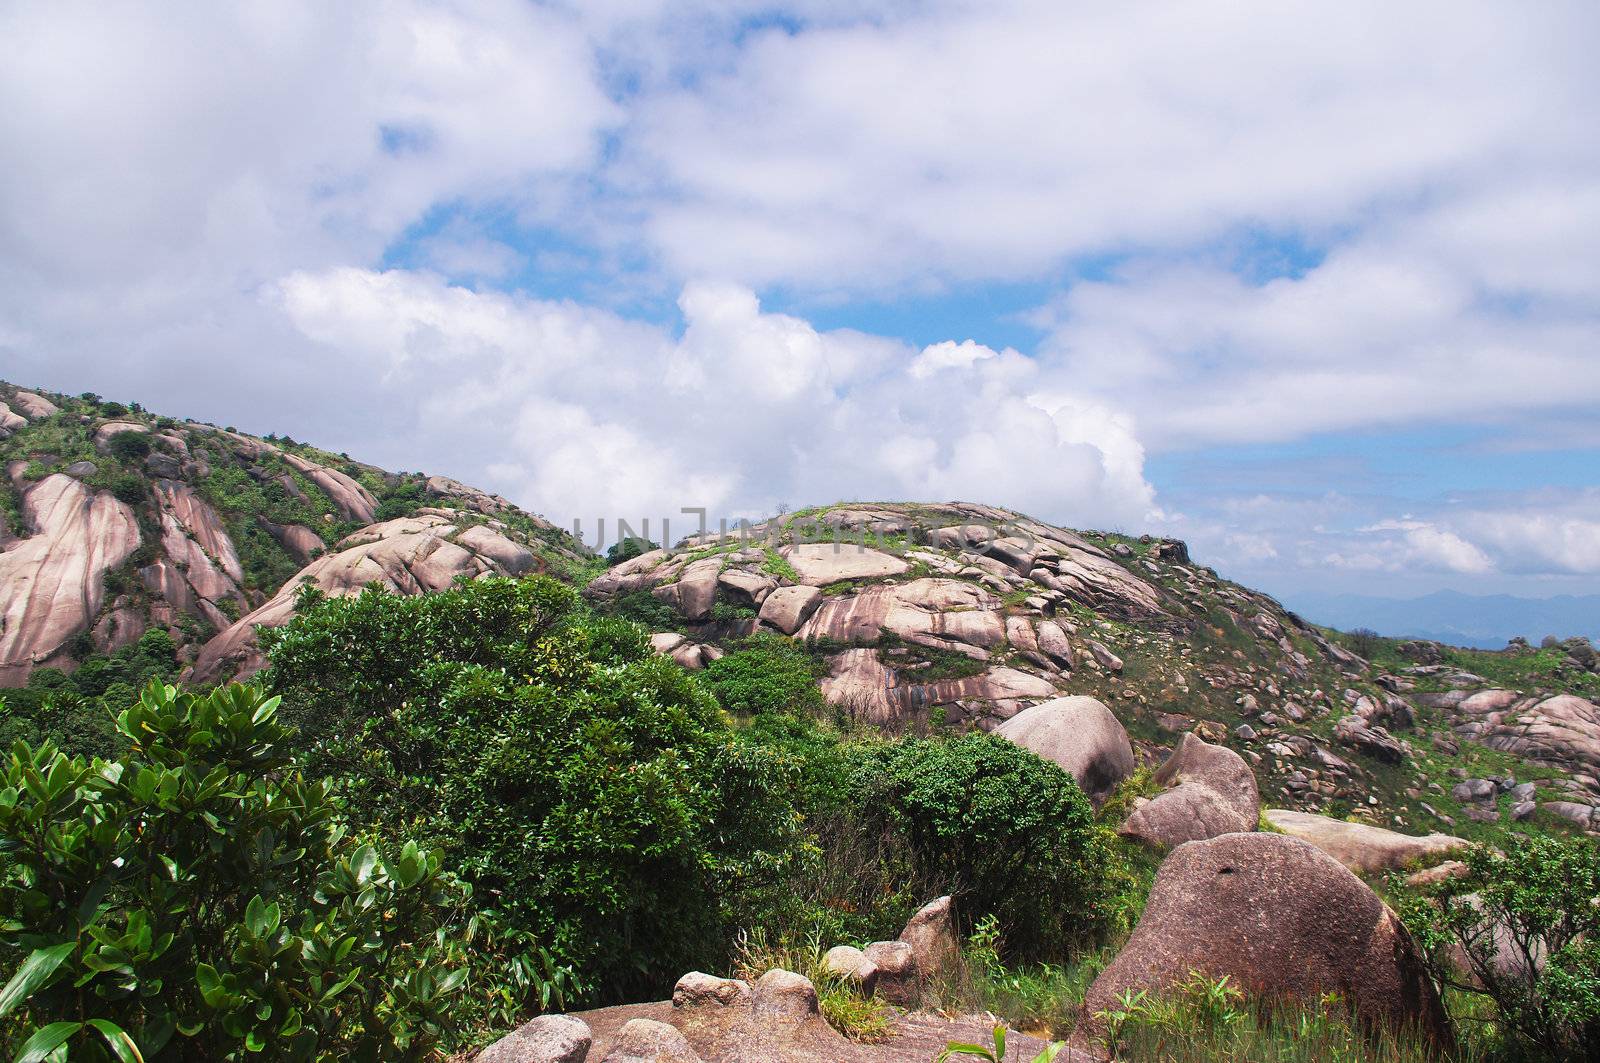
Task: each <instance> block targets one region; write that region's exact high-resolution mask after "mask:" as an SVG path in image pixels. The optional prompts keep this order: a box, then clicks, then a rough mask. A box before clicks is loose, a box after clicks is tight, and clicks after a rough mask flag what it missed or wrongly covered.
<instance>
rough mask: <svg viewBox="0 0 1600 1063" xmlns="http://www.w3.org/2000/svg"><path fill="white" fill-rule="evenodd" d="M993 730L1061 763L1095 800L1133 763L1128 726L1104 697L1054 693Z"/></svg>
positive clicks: (1125, 773) (1054, 761)
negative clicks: (1064, 695) (1102, 700)
mask: <svg viewBox="0 0 1600 1063" xmlns="http://www.w3.org/2000/svg"><path fill="white" fill-rule="evenodd" d="M995 734H998V735H1000V736H1001V737H1002V738H1007V739H1010V740H1011V741H1013V742H1015V743H1016V744H1017V745H1019V746H1022V747H1023V748H1024V749H1028V750H1031V751H1033V752H1034V753H1037V754H1038V755H1039V756H1041V757H1043V758H1044V759H1046V760H1048V761H1051V762H1053V763H1055V764H1057V765H1059V766H1060V767H1061V768H1063V769H1065V770H1066V772H1067V773H1068V774H1069V775H1071V776H1072V777H1073V778H1074V779H1076V780H1077V782H1078V785H1079V786H1081V787H1082V788H1083V791H1084V793H1086V794H1088V795H1089V796H1090V798H1091V799H1093V800H1096V801H1100V800H1104V799H1105V797H1106V796H1107V795H1109V794H1110V793H1111V791H1112V790H1114V789H1116V786H1117V784H1118V783H1120V782H1121V781H1122V780H1123V779H1126V778H1127V777H1128V776H1129V775H1131V774H1133V769H1134V767H1135V762H1134V759H1133V746H1132V744H1131V743H1130V742H1129V741H1128V732H1127V731H1125V730H1124V729H1123V727H1122V724H1121V723H1119V722H1118V721H1117V718H1116V716H1114V715H1112V712H1111V710H1110V709H1108V708H1106V706H1105V704H1104V703H1103V702H1100V701H1098V700H1096V699H1094V698H1091V697H1082V696H1080V697H1068V698H1056V699H1054V700H1052V701H1047V702H1045V703H1044V704H1042V705H1035V706H1033V707H1032V708H1029V709H1024V710H1023V711H1022V712H1020V713H1018V714H1017V715H1016V716H1014V717H1012V718H1011V719H1009V720H1007V721H1006V722H1005V723H1003V724H1001V725H1000V727H999V728H997V729H996V730H995Z"/></svg>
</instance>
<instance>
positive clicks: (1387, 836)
mask: <svg viewBox="0 0 1600 1063" xmlns="http://www.w3.org/2000/svg"><path fill="white" fill-rule="evenodd" d="M1266 817H1267V822H1268V823H1270V824H1272V826H1273V827H1274V828H1275V829H1277V830H1280V831H1282V832H1283V833H1285V834H1288V835H1291V836H1292V837H1295V838H1299V839H1301V840H1302V841H1306V842H1309V843H1310V844H1312V845H1314V846H1316V847H1317V848H1318V849H1321V850H1322V851H1323V852H1325V853H1327V854H1328V855H1329V856H1331V857H1333V858H1334V859H1335V860H1337V861H1339V863H1341V864H1343V865H1344V866H1345V867H1348V868H1349V869H1350V870H1351V871H1354V872H1356V873H1357V874H1362V875H1373V874H1377V873H1379V872H1383V871H1400V870H1402V869H1404V868H1405V867H1406V866H1407V865H1409V864H1413V863H1433V862H1436V861H1438V860H1440V859H1442V858H1443V857H1445V856H1447V855H1449V854H1450V853H1454V852H1457V851H1459V850H1461V849H1465V848H1466V847H1467V845H1468V844H1469V843H1468V842H1467V841H1466V839H1464V838H1456V837H1452V836H1451V835H1448V834H1429V835H1426V836H1425V837H1415V836H1413V835H1409V834H1401V833H1399V832H1398V831H1392V830H1386V829H1384V828H1383V827H1375V826H1372V825H1371V824H1368V823H1347V822H1345V821H1344V820H1341V819H1330V818H1329V817H1327V816H1318V815H1314V814H1312V813H1310V812H1296V811H1293V810H1292V809H1286V808H1269V809H1267V812H1266Z"/></svg>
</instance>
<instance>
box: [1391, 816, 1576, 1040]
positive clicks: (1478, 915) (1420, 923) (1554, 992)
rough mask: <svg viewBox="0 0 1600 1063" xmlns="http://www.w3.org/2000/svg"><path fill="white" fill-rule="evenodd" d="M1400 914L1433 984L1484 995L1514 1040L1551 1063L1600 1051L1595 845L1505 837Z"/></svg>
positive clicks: (1475, 851)
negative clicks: (1547, 1057)
mask: <svg viewBox="0 0 1600 1063" xmlns="http://www.w3.org/2000/svg"><path fill="white" fill-rule="evenodd" d="M1465 863H1466V865H1467V873H1466V874H1465V875H1462V876H1460V877H1458V878H1452V879H1448V880H1446V881H1444V882H1441V883H1439V884H1438V885H1436V886H1434V887H1432V888H1430V889H1427V890H1423V891H1421V892H1418V893H1414V894H1411V895H1410V896H1408V897H1407V898H1406V899H1405V901H1404V903H1403V904H1402V907H1401V915H1402V917H1403V918H1404V920H1405V923H1406V926H1407V927H1408V928H1409V929H1410V931H1411V933H1412V935H1413V937H1414V938H1415V939H1416V941H1417V944H1418V945H1419V946H1420V947H1421V949H1422V952H1423V955H1424V957H1425V959H1426V961H1427V963H1428V967H1429V970H1430V972H1431V973H1432V974H1433V976H1434V979H1435V980H1436V982H1437V983H1438V984H1439V986H1440V987H1441V988H1450V989H1454V990H1457V991H1459V992H1462V993H1469V994H1474V995H1479V996H1485V997H1487V998H1489V1000H1490V1001H1492V1002H1493V1004H1494V1007H1495V1011H1496V1012H1497V1013H1498V1015H1499V1017H1500V1020H1501V1022H1502V1023H1503V1025H1504V1026H1505V1027H1506V1028H1507V1029H1508V1030H1510V1031H1511V1032H1512V1033H1513V1034H1515V1036H1516V1037H1517V1038H1519V1039H1521V1040H1523V1041H1525V1042H1527V1043H1529V1044H1532V1045H1534V1046H1535V1047H1537V1048H1538V1049H1540V1050H1542V1051H1544V1052H1547V1053H1549V1054H1550V1055H1551V1056H1552V1057H1553V1058H1559V1059H1593V1058H1595V1057H1596V1055H1597V1054H1600V906H1597V905H1596V898H1597V897H1600V846H1597V845H1596V844H1595V843H1594V842H1592V841H1590V840H1587V839H1581V838H1574V839H1570V840H1564V839H1559V838H1550V837H1539V836H1534V835H1513V836H1510V837H1508V838H1507V839H1506V841H1505V842H1504V852H1497V851H1495V850H1493V849H1488V848H1477V849H1473V850H1471V851H1470V852H1469V853H1468V854H1467V855H1466V857H1465Z"/></svg>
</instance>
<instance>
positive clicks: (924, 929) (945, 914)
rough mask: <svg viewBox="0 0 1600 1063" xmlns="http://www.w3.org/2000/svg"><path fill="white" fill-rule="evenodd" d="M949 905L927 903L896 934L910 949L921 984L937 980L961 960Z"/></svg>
mask: <svg viewBox="0 0 1600 1063" xmlns="http://www.w3.org/2000/svg"><path fill="white" fill-rule="evenodd" d="M952 903H953V902H952V901H951V899H950V898H949V897H940V898H938V899H937V900H933V901H930V902H928V903H927V904H925V905H923V906H922V907H921V908H920V909H918V910H917V913H916V914H915V915H913V916H912V917H911V918H910V920H909V921H907V923H906V928H905V929H904V930H902V931H900V940H901V941H903V942H905V943H906V944H907V945H910V946H911V951H912V953H913V954H914V955H915V956H916V959H917V974H918V976H919V977H920V978H921V979H922V981H923V982H930V981H933V980H934V979H937V978H938V977H939V976H940V975H942V974H943V973H944V972H945V971H947V970H949V969H950V967H951V966H952V965H953V964H954V963H955V962H956V961H957V960H958V959H959V958H960V956H961V943H960V941H959V940H958V939H957V937H956V921H955V913H954V911H953V910H952Z"/></svg>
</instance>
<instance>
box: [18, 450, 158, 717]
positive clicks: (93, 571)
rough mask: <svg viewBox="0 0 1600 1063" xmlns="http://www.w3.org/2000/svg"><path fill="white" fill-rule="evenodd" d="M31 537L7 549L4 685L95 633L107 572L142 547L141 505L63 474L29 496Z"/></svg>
mask: <svg viewBox="0 0 1600 1063" xmlns="http://www.w3.org/2000/svg"><path fill="white" fill-rule="evenodd" d="M22 520H23V525H24V530H26V531H27V533H28V535H27V537H26V538H24V539H21V540H19V541H17V542H14V543H13V544H12V545H11V546H10V547H8V548H7V549H6V550H5V551H4V552H0V587H3V588H5V591H6V594H5V600H4V602H3V603H0V685H5V686H19V685H21V684H22V683H23V682H25V681H26V679H27V677H28V675H29V674H30V673H31V672H32V671H33V669H34V668H36V667H38V666H39V665H41V664H46V663H51V662H52V660H53V659H54V658H56V657H57V655H58V654H61V653H62V652H63V648H64V647H65V645H66V644H67V642H68V641H70V640H71V639H72V637H73V636H75V635H77V634H78V633H79V632H83V631H88V630H89V628H90V626H91V624H92V623H93V622H94V619H95V617H96V616H97V615H98V614H99V612H100V607H101V605H102V604H103V603H104V601H105V574H106V573H107V572H108V571H110V570H112V569H114V568H116V567H117V566H119V565H121V564H122V563H123V562H124V561H126V560H127V559H128V558H129V557H130V556H131V555H132V554H133V552H134V551H135V550H137V549H138V548H139V543H140V536H139V524H138V521H137V520H135V518H134V515H133V510H131V509H130V508H128V506H127V505H126V504H125V503H123V502H121V501H118V499H117V498H116V497H115V496H113V495H112V494H111V493H110V492H109V491H102V492H99V493H98V494H96V493H92V492H91V491H90V490H89V488H87V487H85V486H84V485H83V484H82V483H80V482H79V481H77V480H74V479H73V478H72V477H70V476H64V475H62V474H60V473H55V474H52V475H50V476H47V477H45V478H44V479H43V480H40V481H39V482H38V483H35V484H33V485H31V486H30V487H28V488H27V490H25V491H24V492H23V495H22Z"/></svg>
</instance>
